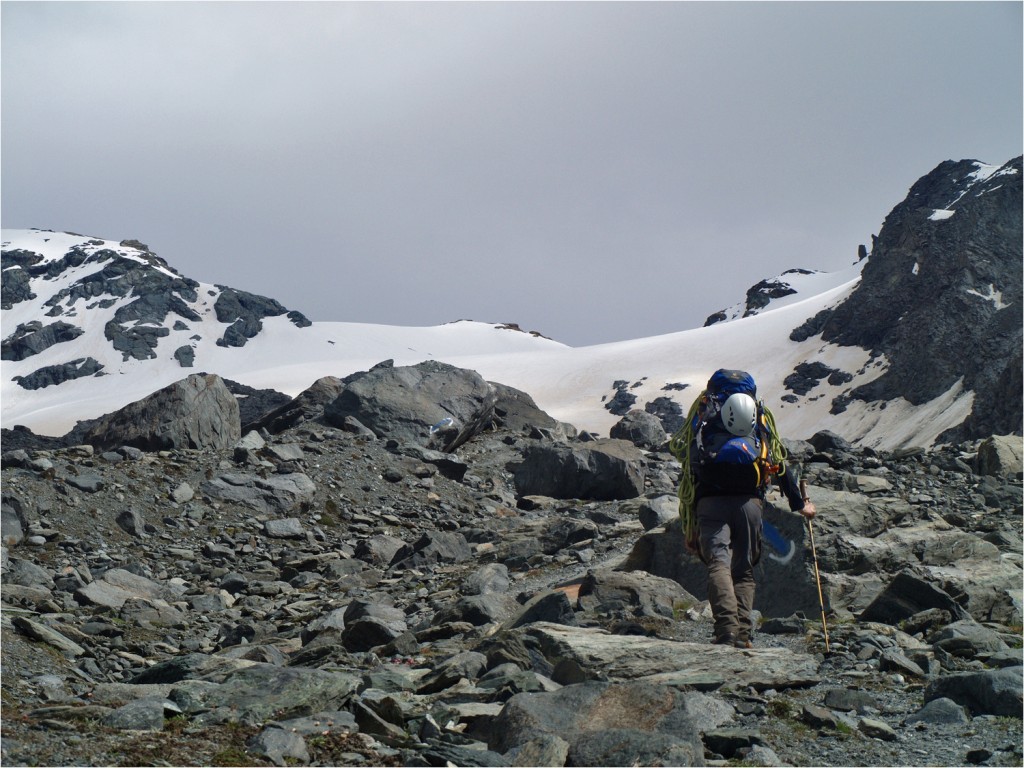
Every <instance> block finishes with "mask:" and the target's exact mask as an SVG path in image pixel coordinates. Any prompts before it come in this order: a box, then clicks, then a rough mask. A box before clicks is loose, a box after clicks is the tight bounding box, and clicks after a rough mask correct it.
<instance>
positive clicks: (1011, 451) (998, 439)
mask: <svg viewBox="0 0 1024 768" xmlns="http://www.w3.org/2000/svg"><path fill="white" fill-rule="evenodd" d="M975 467H976V470H977V472H978V474H979V475H992V476H993V477H1019V476H1020V474H1021V472H1022V471H1024V448H1022V445H1021V437H1020V435H993V436H992V437H988V438H985V439H984V440H982V441H981V445H979V446H978V458H977V461H976V463H975Z"/></svg>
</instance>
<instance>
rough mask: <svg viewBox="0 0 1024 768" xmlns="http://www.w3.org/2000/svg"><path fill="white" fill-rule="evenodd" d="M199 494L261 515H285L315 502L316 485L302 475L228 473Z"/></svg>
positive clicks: (210, 482) (207, 482) (201, 486)
mask: <svg viewBox="0 0 1024 768" xmlns="http://www.w3.org/2000/svg"><path fill="white" fill-rule="evenodd" d="M199 490H200V491H201V492H202V493H203V494H205V495H206V496H209V497H210V498H211V499H215V500H218V501H232V502H236V503H239V504H244V505H246V506H248V507H251V508H252V509H255V510H257V511H258V512H263V513H268V514H269V513H273V514H284V513H287V512H289V511H291V510H293V509H295V508H296V507H298V506H300V505H302V504H303V503H304V502H307V501H309V500H310V499H312V498H313V495H314V494H315V493H316V483H314V482H313V481H312V480H311V479H310V478H309V477H308V476H306V475H305V474H303V473H301V472H292V473H289V474H286V475H271V476H270V477H266V478H263V477H260V476H259V475H254V474H247V473H238V472H224V473H221V474H220V475H217V476H216V477H214V478H213V479H212V480H207V481H204V482H203V483H202V484H201V485H200V486H199Z"/></svg>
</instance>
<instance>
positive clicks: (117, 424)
mask: <svg viewBox="0 0 1024 768" xmlns="http://www.w3.org/2000/svg"><path fill="white" fill-rule="evenodd" d="M80 436H81V440H82V442H85V443H89V444H90V445H95V446H97V447H99V448H116V447H118V446H122V445H130V446H134V447H136V448H141V449H142V450H147V451H156V450H167V449H171V448H212V449H222V450H223V449H228V448H231V447H232V446H233V445H234V444H235V443H236V442H238V439H239V438H240V437H241V436H242V434H241V424H240V422H239V416H238V402H237V401H236V400H235V398H234V396H233V395H232V394H231V392H230V391H229V390H228V388H227V386H226V385H225V384H224V381H223V380H222V379H221V378H220V377H219V376H214V375H209V374H194V375H192V376H189V377H188V378H187V379H183V380H182V381H179V382H176V383H174V384H171V385H170V386H169V387H164V388H163V389H161V390H159V391H158V392H155V393H153V394H152V395H150V396H149V397H147V398H144V399H142V400H138V401H136V402H134V403H130V404H129V405H126V406H125V407H124V408H122V409H121V410H119V411H117V412H115V413H113V414H110V415H108V416H104V417H101V418H100V419H97V420H96V421H95V422H93V423H92V424H91V425H90V426H88V427H87V428H86V429H85V430H84V431H82V432H81V433H80Z"/></svg>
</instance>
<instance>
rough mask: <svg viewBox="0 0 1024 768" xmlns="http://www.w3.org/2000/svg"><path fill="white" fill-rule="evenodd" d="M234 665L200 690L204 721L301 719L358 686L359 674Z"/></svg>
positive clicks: (333, 704) (339, 700)
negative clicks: (299, 717) (237, 666)
mask: <svg viewBox="0 0 1024 768" xmlns="http://www.w3.org/2000/svg"><path fill="white" fill-rule="evenodd" d="M249 664H250V666H245V667H242V668H238V669H235V670H234V671H232V672H229V673H227V674H226V675H225V676H224V677H223V681H222V682H220V683H219V684H218V685H216V686H214V687H212V688H208V689H206V690H205V691H201V692H200V700H201V702H202V705H203V707H204V710H205V711H202V712H199V713H198V714H197V715H196V717H195V721H196V722H198V723H200V724H209V723H222V722H241V723H247V724H259V723H263V722H264V721H266V720H269V719H272V718H277V719H286V718H289V717H298V716H301V715H305V714H307V713H309V712H316V711H320V710H327V709H331V708H332V707H335V708H336V707H339V706H341V705H342V704H344V703H345V702H346V701H347V700H348V698H349V697H350V696H351V695H352V694H353V693H355V691H356V689H357V688H358V686H359V684H360V678H359V676H358V675H354V674H349V673H346V672H330V671H326V670H320V669H309V668H307V667H278V666H274V665H272V664H258V663H257V664H252V663H251V662H249Z"/></svg>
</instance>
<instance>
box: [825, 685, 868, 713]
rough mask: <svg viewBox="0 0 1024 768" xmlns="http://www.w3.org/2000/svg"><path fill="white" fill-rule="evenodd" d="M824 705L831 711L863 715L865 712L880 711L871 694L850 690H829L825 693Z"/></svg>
mask: <svg viewBox="0 0 1024 768" xmlns="http://www.w3.org/2000/svg"><path fill="white" fill-rule="evenodd" d="M823 703H824V704H825V706H826V707H828V708H829V709H835V710H838V711H840V712H854V711H856V712H859V713H862V714H863V713H864V712H867V711H870V710H877V709H878V702H876V701H875V699H874V697H873V696H872V695H871V694H870V693H867V692H866V691H861V690H852V689H850V688H831V689H829V690H828V691H827V692H826V693H825V698H824V702H823Z"/></svg>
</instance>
